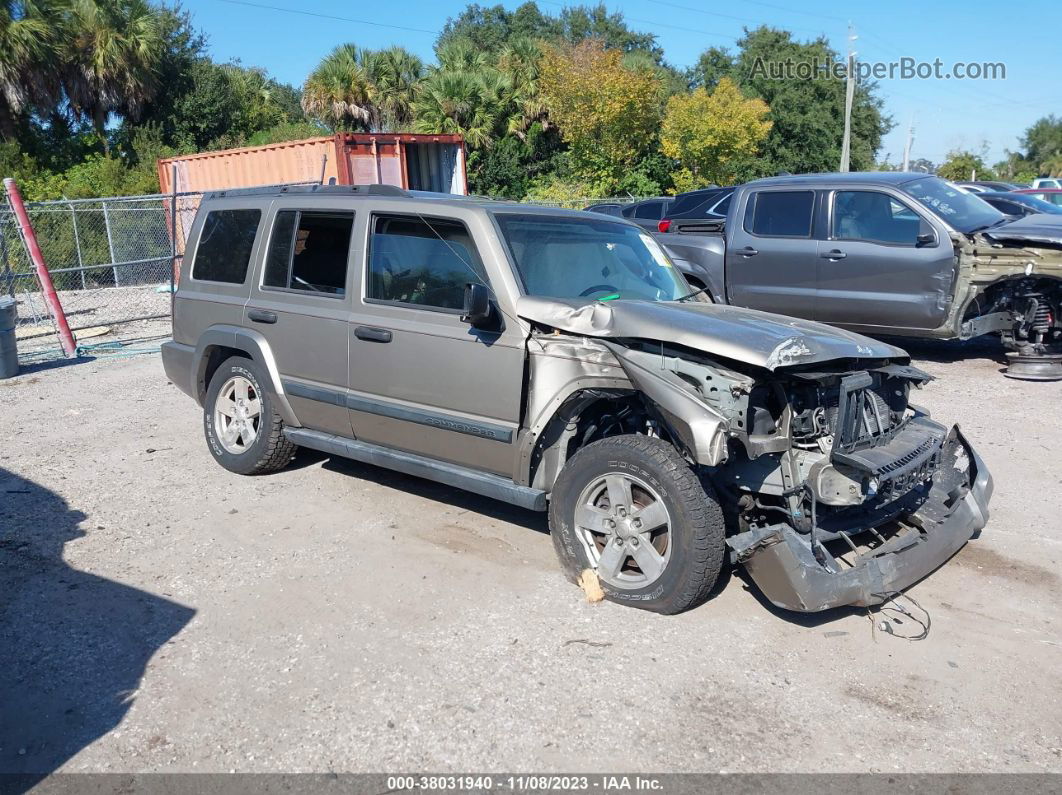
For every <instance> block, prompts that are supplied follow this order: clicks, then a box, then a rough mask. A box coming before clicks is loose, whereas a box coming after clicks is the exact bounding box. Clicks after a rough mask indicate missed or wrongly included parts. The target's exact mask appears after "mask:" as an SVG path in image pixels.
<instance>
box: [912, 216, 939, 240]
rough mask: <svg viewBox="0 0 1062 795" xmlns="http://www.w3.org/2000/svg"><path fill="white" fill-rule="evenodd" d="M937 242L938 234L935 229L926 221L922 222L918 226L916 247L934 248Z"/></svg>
mask: <svg viewBox="0 0 1062 795" xmlns="http://www.w3.org/2000/svg"><path fill="white" fill-rule="evenodd" d="M936 242H937V234H936V232H934V231H933V227H931V226H930V225H929V224H927V223H926V222H925V221H920V222H919V224H918V237H916V238H915V245H916V246H932V245H933V244H934V243H936Z"/></svg>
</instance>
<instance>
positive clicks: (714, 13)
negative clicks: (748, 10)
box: [649, 0, 823, 35]
mask: <svg viewBox="0 0 1062 795" xmlns="http://www.w3.org/2000/svg"><path fill="white" fill-rule="evenodd" d="M649 2H650V3H656V4H657V5H661V6H670V7H671V8H678V9H681V10H683V11H692V12H693V13H695V14H704V15H706V16H710V17H720V18H722V19H733V20H735V21H737V22H747V23H749V24H750V25H763V26H767V25H768V24H769V23H767V22H763V21H760V20H756V19H749V18H748V17H735V16H731V15H730V14H720V13H719V12H717V11H704V10H702V9H700V8H694V7H693V6H684V5H681V4H679V3H669V2H667V1H666V0H649ZM785 28H786V30H794V31H800V32H801V33H813V34H816V35H822V33H823V31H821V30H813V29H812V28H795V27H792V26H789V25H786V26H785Z"/></svg>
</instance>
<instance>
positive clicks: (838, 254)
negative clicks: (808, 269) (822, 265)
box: [819, 248, 848, 260]
mask: <svg viewBox="0 0 1062 795" xmlns="http://www.w3.org/2000/svg"><path fill="white" fill-rule="evenodd" d="M819 256H820V257H822V258H823V259H832V260H838V259H844V258H845V257H847V256H848V255H847V254H845V253H844V252H843V251H841V250H840V249H836V248H835V249H834V250H833V251H823V252H822V253H821V254H819Z"/></svg>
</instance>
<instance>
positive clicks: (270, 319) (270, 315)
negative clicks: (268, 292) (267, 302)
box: [247, 309, 277, 323]
mask: <svg viewBox="0 0 1062 795" xmlns="http://www.w3.org/2000/svg"><path fill="white" fill-rule="evenodd" d="M247 317H249V318H250V319H251V320H253V321H254V322H255V323H276V322H277V313H276V312H269V311H268V310H265V309H248V310H247Z"/></svg>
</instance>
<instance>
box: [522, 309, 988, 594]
mask: <svg viewBox="0 0 1062 795" xmlns="http://www.w3.org/2000/svg"><path fill="white" fill-rule="evenodd" d="M891 350H892V351H897V349H891ZM561 352H563V354H562V356H561V357H560V358H559V362H558V363H557V364H555V365H551V364H550V363H549V359H551V358H553V357H555V356H558V354H560V353H561ZM887 352H891V351H871V350H867V351H866V353H867V354H872V353H887ZM897 352H898V353H900V354H902V352H899V351H897ZM529 353H530V354H531V360H532V368H533V370H532V372H533V376H532V382H533V383H534V382H536V381H540V382H541V383H543V384H545V383H548V381H549V378H550V376H549V367H550V366H557V367H560V368H562V369H565V370H566V371H568V374H569V375H572V374H573V373H575V372H576V371H578V370H579V366H578V365H577V364H574V363H573V362H575V361H576V360H578V359H580V358H582V359H584V361H586V362H587V364H588V365H589V364H590V363H591V362H592V366H591V367H590V370H589V371H587V370H584V371H583V374H584V375H585V374H588V373H589V372H592V373H593V374H594V376H595V377H596V378H598V379H600V383H601V385H602V388H600V389H583V390H579V391H577V392H575V393H573V395H572V396H571V397H570V398H569V399H568V401H566V403H565V408H564V409H563V410H562V412H560V416H561V417H562V418H563V419H562V421H560V422H559V423H556V424H555V426H554V429H553V432H552V433H550V432H547V433H545V434H543V437H542V438H543V439H544V440H545V441H544V443H543V444H541V445H540V446H539V447H538V448H537V450H536V451H535V454H534V458H533V464H532V466H533V469H534V471H535V480H534V484H535V485H537V486H540V487H548V483H549V479H550V477H551V476H552V473H553V472H555V471H557V470H559V467H560V466H561V465H562V461H563V459H564V458H565V457H567V456H568V455H570V454H571V452H572V451H574V450H575V449H578V448H579V447H581V446H583V445H586V444H589V443H591V442H593V441H596V440H597V439H599V438H603V437H604V436H607V435H611V434H626V433H643V434H648V435H651V436H659V437H661V438H664V439H665V440H666V441H669V442H670V443H671V444H672V445H673V446H674V447H676V448H677V449H678V450H680V451H681V452H682V453H683V455H684V456H685V457H686V459H687V461H688V462H689V463H690V464H691V465H692V466H694V467H695V468H696V470H697V471H698V472H699V473H700V475H701V478H702V481H706V482H710V483H711V485H712V487H713V488H714V491H715V493H716V494H717V495H718V497H719V499H720V502H721V504H722V506H723V508H724V514H725V515H726V517H727V544H728V546H729V548H730V555H731V560H732V562H734V563H741V564H743V565H744V566H745V568H746V570H747V571H748V572H749V574H750V575H751V576H752V578H753V579H754V580H755V581H756V583H757V585H758V586H759V587H760V589H761V590H762V591H763V592H764V594H765V595H766V596H767V598H768V599H770V601H772V602H773V603H774V604H776V605H778V606H780V607H784V608H787V609H792V610H800V611H814V610H822V609H826V608H829V607H835V606H838V605H846V604H850V605H873V604H878V603H881V602H883V601H885V600H886V599H888V598H890V597H892V596H893V595H895V594H897V593H899V592H900V591H902V589H903V588H905V587H907V586H908V585H910V584H912V583H913V582H914V581H916V580H917V579H919V578H921V577H922V576H924V575H925V574H928V573H929V572H930V571H932V570H933V569H935V568H936V567H937V566H939V565H940V564H941V563H943V562H944V561H945V560H946V559H947V558H948V557H950V555H951V554H953V553H954V552H955V551H956V550H957V549H959V548H960V547H961V546H962V545H963V544H964V543H965V542H966V541H967V540H968V539H969V538H970V537H971V536H972V535H973V534H974V533H975V532H976V531H977V530H979V529H980V528H981V527H983V526H984V524H985V522H986V521H987V507H986V506H987V501H988V497H989V495H990V493H991V482H990V479H989V478H988V475H987V471H986V470H985V469H984V466H983V464H981V462H980V461H979V459H977V457H976V454H975V453H973V451H972V449H971V448H970V447H969V445H968V443H967V442H966V441H965V440H964V439H963V438H962V436H961V434H960V433H959V431H958V429H957V428H950V429H949V428H947V427H945V426H944V425H941V424H939V423H937V422H934V421H933V420H932V419H930V418H929V416H928V415H927V414H926V413H925V412H923V411H921V410H919V409H918V408H916V407H915V406H913V405H911V403H910V401H909V398H910V395H911V393H912V390H914V389H917V388H918V387H920V386H921V385H923V384H925V383H926V382H928V381H930V380H931V377H930V376H929V375H928V374H926V373H924V372H922V371H921V370H919V369H917V368H915V367H911V366H910V365H908V364H907V360H906V357H904V356H902V355H898V356H878V357H874V356H870V355H868V356H867V357H865V358H861V357H858V356H856V357H843V358H839V359H835V360H832V361H827V362H821V361H810V362H808V363H801V360H802V359H812V358H814V357H812V356H811V355H810V354H811V351H810V348H809V346H808V345H807V344H806V343H805V341H804V340H803V339H802V338H798V337H794V338H792V339H788V340H785V341H784V343H783V344H781V345H778V346H777V347H775V349H774V350H773V351H771V352H770V353H769V355H768V356H765V357H763V358H761V359H759V360H758V361H757V362H755V363H752V364H750V363H746V362H742V361H737V360H735V359H733V358H729V357H719V356H716V355H714V354H713V353H709V352H705V351H702V350H697V349H694V348H692V347H688V346H684V345H676V344H669V343H661V342H656V341H647V340H637V339H629V338H626V339H616V338H607V339H604V338H598V339H594V338H590V337H578V336H576V337H573V336H572V335H570V334H564V333H559V332H557V331H556V330H552V331H551V332H550V333H543V334H536V335H534V339H533V341H532V343H531V344H530V345H529ZM610 354H611V355H610ZM765 364H766V365H768V366H764V365H765ZM624 382H629V387H626V388H624V387H625V386H626V384H625V383H624ZM621 384H622V386H621ZM561 426H563V429H564V430H560V428H561ZM974 492H976V494H975V493H974ZM971 495H972V496H971Z"/></svg>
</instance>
